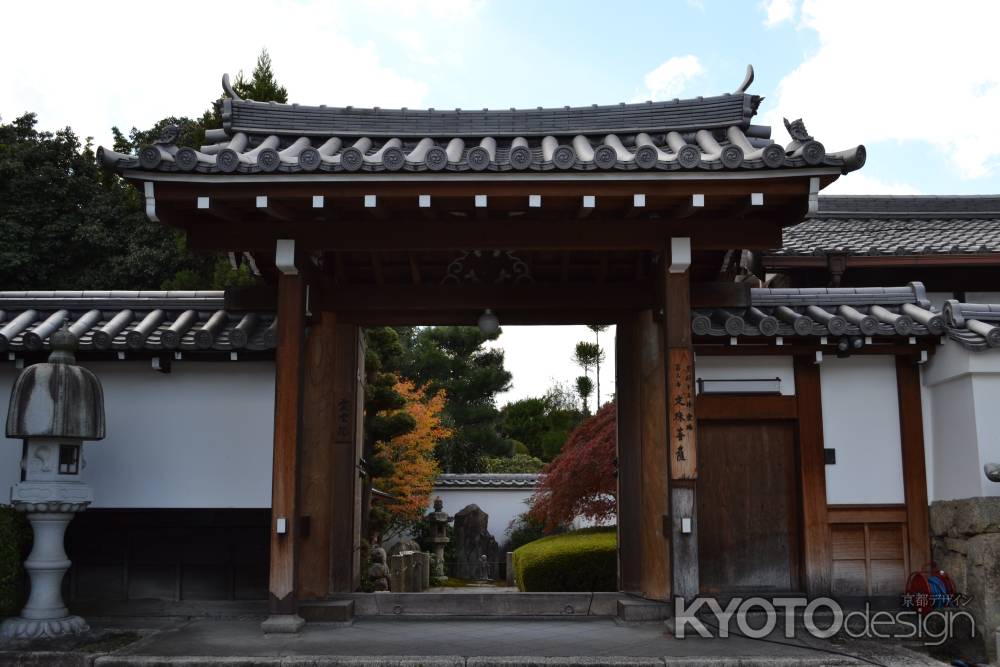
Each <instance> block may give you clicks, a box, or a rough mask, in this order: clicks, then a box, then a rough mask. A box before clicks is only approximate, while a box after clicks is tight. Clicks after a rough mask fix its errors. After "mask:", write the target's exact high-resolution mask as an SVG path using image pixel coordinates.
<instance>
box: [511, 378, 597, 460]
mask: <svg viewBox="0 0 1000 667" xmlns="http://www.w3.org/2000/svg"><path fill="white" fill-rule="evenodd" d="M582 419H583V413H581V412H580V411H579V410H577V409H576V408H575V407H572V406H567V405H565V404H564V402H563V401H561V400H560V397H559V396H558V395H557V394H556V393H555V392H552V391H550V392H549V393H547V394H546V395H545V396H542V397H541V398H537V397H532V398H522V399H521V400H519V401H514V402H513V403H508V404H507V405H505V406H503V408H501V410H500V433H501V435H503V436H504V437H505V438H510V439H511V440H516V441H518V442H521V443H523V444H524V445H525V447H526V448H527V450H528V453H529V454H531V455H532V456H536V457H538V458H540V459H542V460H543V461H551V460H552V459H553V457H555V456H556V455H557V454H558V453H559V450H561V449H562V446H563V443H565V442H566V438H568V437H569V434H570V432H571V431H572V430H573V429H574V428H576V425H577V424H579V423H580V421H581V420H582Z"/></svg>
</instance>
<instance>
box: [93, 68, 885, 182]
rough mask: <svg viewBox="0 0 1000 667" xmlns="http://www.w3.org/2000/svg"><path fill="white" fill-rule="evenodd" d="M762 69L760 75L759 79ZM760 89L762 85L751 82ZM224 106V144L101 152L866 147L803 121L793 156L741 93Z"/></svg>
mask: <svg viewBox="0 0 1000 667" xmlns="http://www.w3.org/2000/svg"><path fill="white" fill-rule="evenodd" d="M751 72H752V70H751ZM749 80H752V76H750V79H749ZM223 87H224V89H225V90H226V91H227V93H228V94H229V97H227V98H225V99H223V100H222V103H221V111H222V121H223V127H222V128H221V129H216V130H210V131H209V132H208V133H206V138H207V139H208V140H209V141H212V142H213V143H211V144H209V145H207V146H201V147H200V149H195V148H193V147H180V146H177V145H176V144H175V143H174V142H175V141H176V138H177V135H178V133H177V132H176V131H173V130H172V129H171V128H167V129H166V130H165V135H164V137H163V138H162V139H161V140H160V141H159V142H157V143H156V144H153V145H150V146H146V147H144V148H143V149H142V150H141V151H139V154H138V155H125V154H122V153H117V152H115V151H112V150H108V149H106V148H103V147H101V148H100V149H98V158H99V160H100V163H101V164H102V165H103V166H105V167H107V168H111V169H116V170H119V171H124V170H137V169H138V170H147V171H181V172H197V173H240V174H257V173H273V172H281V173H299V172H313V171H322V172H335V173H339V172H353V171H361V172H396V171H402V172H425V171H441V172H446V171H459V172H461V171H519V170H530V171H538V172H545V171H551V170H560V169H573V170H577V171H592V170H634V169H639V170H659V171H673V170H681V169H683V170H719V169H727V170H735V169H741V170H752V169H778V168H796V167H815V166H828V167H837V168H839V169H840V170H841V171H842V172H843V173H847V172H848V171H853V170H855V169H859V168H860V167H861V166H863V165H864V162H865V149H864V147H863V146H856V147H854V148H851V149H849V150H846V151H840V152H838V153H826V151H825V149H824V148H823V146H822V144H820V143H819V142H817V141H814V140H812V138H811V137H808V135H806V133H805V127H804V125H803V124H802V122H801V121H796V122H795V123H793V124H791V125H790V126H789V127H790V129H792V128H794V129H795V136H793V141H792V143H790V144H789V145H788V146H786V147H781V146H779V145H777V144H775V143H774V142H773V141H771V139H770V136H771V128H770V127H766V126H760V125H753V124H751V122H750V121H751V119H752V118H753V116H754V114H755V113H756V112H757V107H758V105H759V104H760V101H761V100H762V99H763V98H761V97H759V96H757V95H749V94H747V93H746V92H745V91H744V86H741V87H740V90H739V91H738V92H736V93H727V94H725V95H719V96H715V97H699V98H695V99H687V100H672V101H669V102H644V103H636V104H624V103H622V104H617V105H607V106H598V105H593V106H589V107H564V108H561V109H543V108H538V109H509V110H491V109H483V110H481V111H478V110H477V111H465V110H461V109H455V110H453V111H441V110H435V109H425V110H411V109H380V108H378V107H376V108H372V109H359V108H355V107H327V106H302V105H298V104H278V103H275V102H255V101H253V100H243V99H239V98H237V97H235V93H233V92H232V88H231V87H230V86H228V85H227V82H226V80H225V79H224V82H223Z"/></svg>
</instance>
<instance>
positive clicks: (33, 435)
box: [0, 327, 104, 639]
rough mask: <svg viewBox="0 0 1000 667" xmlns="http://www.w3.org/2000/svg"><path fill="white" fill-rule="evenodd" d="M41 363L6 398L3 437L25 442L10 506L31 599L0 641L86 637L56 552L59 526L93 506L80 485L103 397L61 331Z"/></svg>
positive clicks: (99, 431)
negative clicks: (23, 523)
mask: <svg viewBox="0 0 1000 667" xmlns="http://www.w3.org/2000/svg"><path fill="white" fill-rule="evenodd" d="M49 341H50V345H51V348H52V353H51V354H50V355H49V360H48V362H47V363H43V364H34V365H32V366H29V367H28V368H26V369H25V370H24V372H22V373H21V375H20V376H18V378H17V381H16V382H15V383H14V389H13V391H12V392H11V395H10V410H9V411H8V413H7V437H8V438H21V439H23V440H24V450H23V451H24V454H23V456H22V458H21V482H19V483H18V484H15V485H14V486H13V487H12V488H11V493H10V497H11V504H12V505H13V506H14V508H15V509H16V510H18V511H21V512H25V513H26V514H27V517H28V521H29V522H30V523H31V528H32V530H33V531H34V546H33V547H32V549H31V554H30V555H29V556H28V559H27V560H26V561H25V562H24V568H25V570H27V571H28V576H29V577H30V578H31V594H30V596H29V597H28V603H27V604H26V605H25V607H24V609H22V610H21V615H20V616H19V617H16V618H9V619H7V620H6V621H4V622H3V625H2V626H0V638H3V639H37V638H42V637H57V636H60V635H67V634H78V633H81V632H86V631H87V630H88V629H89V628H88V626H87V623H86V622H85V621H84V620H83V619H82V618H80V617H79V616H71V615H70V614H69V610H68V609H66V605H65V604H64V603H63V600H62V580H63V576H64V575H65V574H66V570H68V569H69V566H70V561H69V559H67V558H66V552H65V550H64V548H63V536H64V535H65V533H66V526H67V525H69V522H70V521H71V520H72V519H73V514H74V513H75V512H82V511H83V510H85V509H86V508H87V505H89V504H90V503H91V501H92V500H93V493H92V492H91V489H90V487H89V486H87V484H86V483H84V481H83V478H82V476H81V473H82V471H83V469H84V467H85V462H84V458H83V451H82V450H83V441H84V440H101V439H102V438H104V392H103V391H102V389H101V383H100V381H99V380H98V379H97V376H96V375H94V373H93V372H91V371H89V370H88V369H86V368H81V367H80V366H77V365H76V358H75V357H74V355H73V352H74V350H76V347H77V342H78V341H77V337H76V335H75V334H73V333H72V332H70V331H69V330H68V329H66V328H65V327H64V328H63V329H61V330H60V331H57V332H55V333H54V334H52V336H51V338H50V339H49Z"/></svg>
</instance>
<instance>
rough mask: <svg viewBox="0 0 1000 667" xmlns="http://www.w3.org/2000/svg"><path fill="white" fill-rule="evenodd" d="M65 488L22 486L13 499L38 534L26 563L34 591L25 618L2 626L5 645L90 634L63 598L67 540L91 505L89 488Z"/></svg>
mask: <svg viewBox="0 0 1000 667" xmlns="http://www.w3.org/2000/svg"><path fill="white" fill-rule="evenodd" d="M66 486H67V485H62V488H59V487H57V485H55V484H50V485H49V486H48V487H47V488H46V487H45V486H44V485H42V484H37V485H32V484H25V483H24V482H22V483H21V484H18V485H15V487H14V492H13V493H12V494H11V495H12V499H13V500H14V507H15V508H16V509H17V510H19V511H21V512H25V513H26V514H27V517H28V521H29V522H30V523H31V528H32V531H33V532H34V544H33V545H32V548H31V554H30V555H29V556H28V559H27V560H26V561H24V569H25V570H26V571H27V572H28V576H29V577H30V578H31V592H30V594H29V596H28V603H27V604H26V605H25V606H24V609H22V610H21V615H20V616H18V617H15V618H8V619H7V620H5V621H4V622H3V624H2V625H0V640H4V641H9V640H16V639H51V638H54V637H62V636H65V635H77V634H80V633H83V632H87V631H88V630H89V629H90V626H88V625H87V622H86V621H84V620H83V619H82V618H80V617H79V616H73V615H71V614H70V613H69V610H68V609H67V608H66V605H65V604H64V603H63V599H62V580H63V576H64V575H65V574H66V570H68V569H69V566H70V561H69V559H68V558H67V557H66V552H65V551H64V550H63V536H64V535H65V533H66V526H67V525H68V524H69V522H70V521H72V520H73V516H74V515H75V514H76V513H77V512H81V511H83V510H84V509H85V508H86V507H87V505H88V504H89V502H90V489H89V488H88V487H86V486H85V485H82V484H77V485H75V486H74V487H72V488H71V489H69V490H67V489H66V488H65V487H66ZM37 487H42V488H37ZM60 491H61V493H60ZM43 492H44V493H43ZM45 493H49V494H54V495H62V496H63V497H64V500H62V501H57V500H43V499H42V498H41V497H42V496H43V495H45ZM67 496H68V498H67ZM73 496H75V497H73Z"/></svg>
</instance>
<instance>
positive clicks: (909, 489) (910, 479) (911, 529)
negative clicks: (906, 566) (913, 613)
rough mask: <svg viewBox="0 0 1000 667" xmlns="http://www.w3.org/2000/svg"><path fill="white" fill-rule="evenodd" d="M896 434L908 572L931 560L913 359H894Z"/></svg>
mask: <svg viewBox="0 0 1000 667" xmlns="http://www.w3.org/2000/svg"><path fill="white" fill-rule="evenodd" d="M896 391H897V392H898V395H899V434H900V444H901V450H902V451H901V453H902V461H903V497H904V499H905V502H906V534H907V539H908V545H907V548H908V551H909V555H910V569H911V570H917V569H920V568H922V567H923V566H924V564H926V563H930V561H931V537H930V519H929V517H928V507H927V463H926V460H925V459H924V416H923V409H922V406H921V396H920V366H919V365H918V364H917V359H916V357H909V356H907V357H903V356H899V357H896Z"/></svg>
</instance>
